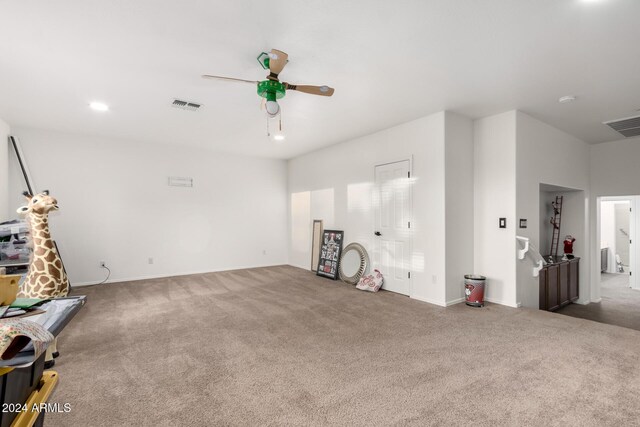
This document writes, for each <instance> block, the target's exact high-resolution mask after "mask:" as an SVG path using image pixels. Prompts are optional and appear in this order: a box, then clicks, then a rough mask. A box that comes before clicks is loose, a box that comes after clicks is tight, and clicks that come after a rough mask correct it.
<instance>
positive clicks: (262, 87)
mask: <svg viewBox="0 0 640 427" xmlns="http://www.w3.org/2000/svg"><path fill="white" fill-rule="evenodd" d="M285 93H286V89H285V86H284V85H283V84H282V83H280V82H278V81H275V80H263V81H261V82H258V95H259V96H261V97H262V98H265V99H266V100H267V101H275V100H276V99H280V98H284V95H285Z"/></svg>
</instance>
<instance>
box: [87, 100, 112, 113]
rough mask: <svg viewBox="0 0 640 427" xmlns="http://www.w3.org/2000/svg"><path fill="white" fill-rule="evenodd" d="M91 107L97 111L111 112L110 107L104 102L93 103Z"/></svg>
mask: <svg viewBox="0 0 640 427" xmlns="http://www.w3.org/2000/svg"><path fill="white" fill-rule="evenodd" d="M89 107H90V108H91V109H92V110H95V111H109V106H108V105H107V104H105V103H103V102H95V101H94V102H92V103H91V104H89Z"/></svg>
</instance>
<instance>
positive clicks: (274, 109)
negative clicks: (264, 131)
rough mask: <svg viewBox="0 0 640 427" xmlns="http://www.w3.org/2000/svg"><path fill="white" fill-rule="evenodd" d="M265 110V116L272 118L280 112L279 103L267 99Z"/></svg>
mask: <svg viewBox="0 0 640 427" xmlns="http://www.w3.org/2000/svg"><path fill="white" fill-rule="evenodd" d="M264 107H265V108H264V109H265V111H266V112H267V116H269V117H271V118H273V117H277V116H278V114H280V105H279V104H278V102H277V101H267V102H266V103H265V106H264Z"/></svg>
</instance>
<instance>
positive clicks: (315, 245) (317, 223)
mask: <svg viewBox="0 0 640 427" xmlns="http://www.w3.org/2000/svg"><path fill="white" fill-rule="evenodd" d="M312 236H313V238H312V239H311V271H316V272H317V271H318V262H319V261H320V245H321V244H322V220H321V219H314V220H313V230H312Z"/></svg>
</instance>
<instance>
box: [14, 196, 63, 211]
mask: <svg viewBox="0 0 640 427" xmlns="http://www.w3.org/2000/svg"><path fill="white" fill-rule="evenodd" d="M22 194H24V197H26V199H27V202H28V204H27V205H26V206H22V207H19V208H18V211H17V212H18V213H19V214H23V215H26V214H28V213H31V212H33V213H35V214H39V215H46V214H48V213H49V212H51V211H55V210H58V201H57V200H56V199H55V198H53V197H51V196H50V195H49V190H44V191H43V192H42V193H40V194H36V195H35V196H32V195H31V194H30V193H29V192H28V191H25V192H24V193H22Z"/></svg>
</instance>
